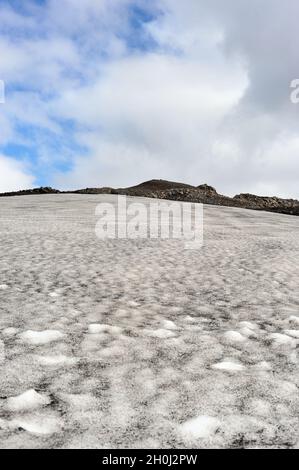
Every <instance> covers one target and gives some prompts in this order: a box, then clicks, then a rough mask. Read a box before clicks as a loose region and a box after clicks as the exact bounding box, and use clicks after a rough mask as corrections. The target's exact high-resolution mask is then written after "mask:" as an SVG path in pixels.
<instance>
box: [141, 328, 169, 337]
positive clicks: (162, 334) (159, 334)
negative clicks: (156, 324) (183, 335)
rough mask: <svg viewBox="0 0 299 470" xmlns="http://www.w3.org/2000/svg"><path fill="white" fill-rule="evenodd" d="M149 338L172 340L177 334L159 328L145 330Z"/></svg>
mask: <svg viewBox="0 0 299 470" xmlns="http://www.w3.org/2000/svg"><path fill="white" fill-rule="evenodd" d="M144 332H145V334H146V335H147V336H152V337H153V338H160V339H167V338H172V337H173V336H175V334H174V333H173V332H172V331H169V330H165V329H164V328H159V329H158V330H144Z"/></svg>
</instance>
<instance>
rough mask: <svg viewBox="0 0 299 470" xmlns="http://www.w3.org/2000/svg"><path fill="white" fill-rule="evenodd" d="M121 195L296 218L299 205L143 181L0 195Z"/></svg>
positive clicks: (245, 195)
mask: <svg viewBox="0 0 299 470" xmlns="http://www.w3.org/2000/svg"><path fill="white" fill-rule="evenodd" d="M57 193H60V194H61V193H64V194H65V193H67V194H123V195H127V196H138V197H150V198H155V199H167V200H172V201H185V202H199V203H203V204H213V205H217V206H229V207H240V208H244V209H254V210H263V211H269V212H277V213H281V214H289V215H299V201H297V200H294V199H282V198H278V197H267V196H265V197H263V196H255V195H253V194H238V195H236V196H234V197H233V198H232V197H228V196H224V195H222V194H218V193H217V191H216V189H214V188H213V187H212V186H208V185H207V184H202V185H200V186H191V185H188V184H184V183H176V182H173V181H165V180H150V181H145V182H144V183H141V184H139V185H137V186H132V187H130V188H118V189H114V188H110V187H107V188H105V187H104V188H85V189H79V190H76V191H59V190H57V189H52V188H49V187H45V188H43V187H42V188H35V189H28V190H22V191H16V192H11V193H0V197H1V196H2V197H4V196H24V195H34V194H57Z"/></svg>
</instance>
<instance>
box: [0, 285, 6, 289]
mask: <svg viewBox="0 0 299 470" xmlns="http://www.w3.org/2000/svg"><path fill="white" fill-rule="evenodd" d="M6 289H8V285H7V284H0V290H6Z"/></svg>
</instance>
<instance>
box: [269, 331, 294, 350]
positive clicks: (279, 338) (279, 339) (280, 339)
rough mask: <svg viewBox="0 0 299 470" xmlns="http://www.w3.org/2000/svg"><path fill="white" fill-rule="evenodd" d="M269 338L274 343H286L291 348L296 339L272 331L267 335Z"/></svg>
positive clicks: (278, 344)
mask: <svg viewBox="0 0 299 470" xmlns="http://www.w3.org/2000/svg"><path fill="white" fill-rule="evenodd" d="M269 339H270V340H272V341H273V343H274V345H276V346H280V345H286V346H291V347H292V348H295V347H296V341H295V340H294V339H293V338H290V337H289V336H288V335H283V334H281V333H272V334H271V335H270V336H269Z"/></svg>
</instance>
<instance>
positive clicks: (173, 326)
mask: <svg viewBox="0 0 299 470" xmlns="http://www.w3.org/2000/svg"><path fill="white" fill-rule="evenodd" d="M162 327H163V328H165V329H166V330H177V329H178V327H177V326H176V324H175V323H174V322H173V321H171V320H163V322H162Z"/></svg>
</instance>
